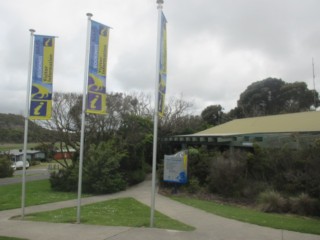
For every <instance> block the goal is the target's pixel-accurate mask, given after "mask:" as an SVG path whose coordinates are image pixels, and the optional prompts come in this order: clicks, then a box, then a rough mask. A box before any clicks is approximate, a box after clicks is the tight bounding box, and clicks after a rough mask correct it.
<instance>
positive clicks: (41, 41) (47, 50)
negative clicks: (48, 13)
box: [29, 35, 55, 120]
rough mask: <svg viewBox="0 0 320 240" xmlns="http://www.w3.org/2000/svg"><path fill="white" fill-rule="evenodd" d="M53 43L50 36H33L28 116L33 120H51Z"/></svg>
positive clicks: (52, 38) (53, 39)
mask: <svg viewBox="0 0 320 240" xmlns="http://www.w3.org/2000/svg"><path fill="white" fill-rule="evenodd" d="M54 41H55V37H52V36H42V35H35V36H34V48H33V65H32V66H33V67H32V89H31V98H30V114H29V118H30V119H33V120H46V119H50V118H51V110H52V81H53V62H54Z"/></svg>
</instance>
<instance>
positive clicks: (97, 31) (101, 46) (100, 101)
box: [86, 21, 109, 114]
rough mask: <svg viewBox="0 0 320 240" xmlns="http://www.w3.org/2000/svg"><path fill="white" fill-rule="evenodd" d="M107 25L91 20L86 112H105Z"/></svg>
mask: <svg viewBox="0 0 320 240" xmlns="http://www.w3.org/2000/svg"><path fill="white" fill-rule="evenodd" d="M108 40H109V27H108V26H105V25H103V24H101V23H98V22H95V21H91V36H90V54H89V75H88V93H87V107H86V112H87V113H94V114H106V113H107V106H106V105H107V103H106V101H107V100H106V98H107V96H106V78H107V56H108Z"/></svg>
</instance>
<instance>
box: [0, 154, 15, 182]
mask: <svg viewBox="0 0 320 240" xmlns="http://www.w3.org/2000/svg"><path fill="white" fill-rule="evenodd" d="M13 172H14V170H13V168H12V167H11V161H10V160H9V159H8V158H7V157H6V156H0V178H5V177H12V176H13Z"/></svg>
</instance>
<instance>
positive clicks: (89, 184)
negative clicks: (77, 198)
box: [50, 142, 126, 194]
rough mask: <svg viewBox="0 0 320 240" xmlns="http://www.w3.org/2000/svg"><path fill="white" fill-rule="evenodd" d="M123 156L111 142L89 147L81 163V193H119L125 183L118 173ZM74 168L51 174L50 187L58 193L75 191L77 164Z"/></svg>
mask: <svg viewBox="0 0 320 240" xmlns="http://www.w3.org/2000/svg"><path fill="white" fill-rule="evenodd" d="M124 155H125V154H124V153H123V152H119V151H117V149H116V147H115V146H114V143H113V142H101V143H100V144H99V145H97V146H96V145H91V147H90V149H89V151H88V153H87V156H86V157H85V159H84V161H83V171H82V192H83V193H94V194H105V193H113V192H117V191H121V190H123V189H125V188H126V182H125V180H124V178H123V176H122V174H121V173H120V163H119V162H120V160H121V158H122V157H123V156H124ZM75 164H76V165H75V166H69V167H68V168H65V169H59V171H58V172H53V173H51V177H50V183H51V187H52V188H53V189H55V190H59V191H76V189H77V187H78V174H79V167H78V162H75Z"/></svg>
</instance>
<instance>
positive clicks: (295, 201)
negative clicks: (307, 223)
mask: <svg viewBox="0 0 320 240" xmlns="http://www.w3.org/2000/svg"><path fill="white" fill-rule="evenodd" d="M319 210H320V209H319V201H318V200H317V199H315V198H311V197H310V196H309V195H308V194H305V193H301V194H300V195H299V196H297V197H291V198H290V212H292V213H296V214H299V215H304V216H319V215H320V213H319Z"/></svg>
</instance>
